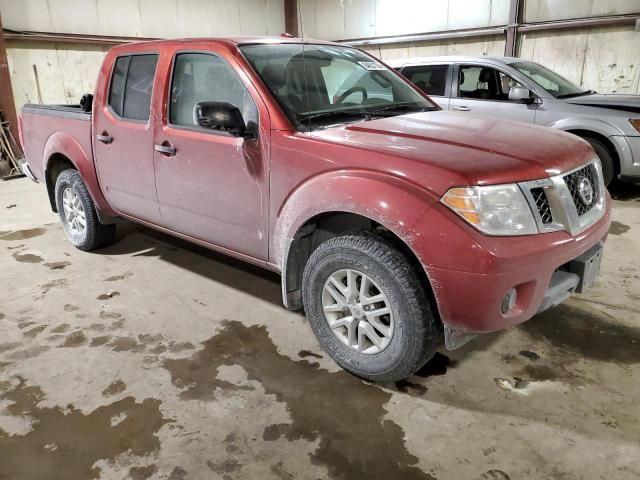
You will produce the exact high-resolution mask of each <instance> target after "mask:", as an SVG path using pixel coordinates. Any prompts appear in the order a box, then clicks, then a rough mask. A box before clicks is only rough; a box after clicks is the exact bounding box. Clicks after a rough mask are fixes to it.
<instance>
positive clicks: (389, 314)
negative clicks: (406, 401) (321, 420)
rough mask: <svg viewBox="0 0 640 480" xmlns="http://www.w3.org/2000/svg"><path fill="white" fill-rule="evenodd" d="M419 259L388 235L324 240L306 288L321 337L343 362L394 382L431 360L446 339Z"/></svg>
mask: <svg viewBox="0 0 640 480" xmlns="http://www.w3.org/2000/svg"><path fill="white" fill-rule="evenodd" d="M417 268H418V267H417V265H414V264H412V262H411V260H410V259H409V258H408V257H407V256H406V255H404V254H403V253H402V252H401V251H399V250H398V249H397V248H395V246H394V245H393V244H392V243H390V242H388V241H387V240H385V239H383V238H381V237H379V236H377V235H374V234H371V233H368V232H357V233H352V234H346V235H342V236H339V237H335V238H332V239H330V240H327V241H326V242H324V243H323V244H321V245H320V246H319V247H318V248H317V249H316V250H315V251H314V252H313V254H312V255H311V257H310V258H309V261H308V262H307V264H306V266H305V269H304V273H303V279H302V295H303V303H304V307H305V311H306V314H307V318H308V319H309V322H310V324H311V328H312V329H313V331H314V333H315V335H316V337H317V338H318V341H319V342H320V344H321V346H322V347H323V348H324V350H326V351H327V352H328V353H329V355H330V356H331V357H332V358H333V359H334V361H335V362H336V363H338V364H339V365H340V366H341V367H342V368H344V369H345V370H348V371H349V372H351V373H353V374H355V375H358V376H360V377H363V378H367V379H370V380H374V381H381V382H388V381H397V380H401V379H404V378H406V377H407V376H409V375H411V374H412V373H414V372H415V371H416V370H418V369H419V368H420V367H422V365H424V364H425V363H426V362H427V361H428V360H429V359H430V358H431V357H432V356H433V354H434V353H435V349H436V348H437V347H438V346H439V344H440V342H441V339H442V325H441V323H440V321H439V320H438V319H437V317H436V316H435V315H434V313H433V312H432V310H431V307H430V304H429V300H428V297H427V294H426V290H425V286H424V285H423V284H422V282H421V280H420V276H419V275H418V272H417Z"/></svg>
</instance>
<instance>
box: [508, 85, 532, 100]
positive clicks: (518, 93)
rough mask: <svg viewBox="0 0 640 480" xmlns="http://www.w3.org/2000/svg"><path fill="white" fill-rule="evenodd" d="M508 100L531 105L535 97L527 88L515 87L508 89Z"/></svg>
mask: <svg viewBox="0 0 640 480" xmlns="http://www.w3.org/2000/svg"><path fill="white" fill-rule="evenodd" d="M509 100H511V101H512V102H520V103H533V102H534V101H535V97H534V95H533V93H532V92H531V90H529V89H528V88H525V87H520V86H515V87H511V88H510V89H509Z"/></svg>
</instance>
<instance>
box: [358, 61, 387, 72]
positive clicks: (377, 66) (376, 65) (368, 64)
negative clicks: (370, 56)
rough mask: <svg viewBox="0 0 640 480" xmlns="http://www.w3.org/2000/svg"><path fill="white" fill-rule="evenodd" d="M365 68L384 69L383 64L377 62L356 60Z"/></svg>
mask: <svg viewBox="0 0 640 480" xmlns="http://www.w3.org/2000/svg"><path fill="white" fill-rule="evenodd" d="M358 63H359V64H360V65H362V66H363V67H364V68H366V69H367V70H386V68H384V65H381V64H379V63H378V62H358Z"/></svg>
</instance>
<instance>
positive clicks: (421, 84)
mask: <svg viewBox="0 0 640 480" xmlns="http://www.w3.org/2000/svg"><path fill="white" fill-rule="evenodd" d="M452 70H453V66H452V65H448V64H446V63H430V64H426V65H411V66H406V67H403V69H402V75H404V76H405V77H407V79H409V80H410V81H411V82H412V83H413V84H415V86H416V87H418V88H419V89H420V90H422V91H423V92H424V93H426V94H427V95H429V97H430V98H431V99H433V101H435V102H436V103H437V104H438V105H439V106H440V108H442V109H443V110H448V109H449V97H450V96H451V71H452Z"/></svg>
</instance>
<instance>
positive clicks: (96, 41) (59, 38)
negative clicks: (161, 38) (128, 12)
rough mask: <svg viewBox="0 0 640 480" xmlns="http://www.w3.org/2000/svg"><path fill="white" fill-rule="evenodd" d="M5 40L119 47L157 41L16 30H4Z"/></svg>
mask: <svg viewBox="0 0 640 480" xmlns="http://www.w3.org/2000/svg"><path fill="white" fill-rule="evenodd" d="M4 38H5V40H31V41H36V42H56V43H83V44H85V45H110V46H113V45H121V44H123V43H132V42H142V41H145V40H158V38H148V37H144V38H143V37H115V36H108V35H82V34H80V35H78V34H73V33H53V32H31V31H29V32H24V31H17V30H9V29H5V30H4Z"/></svg>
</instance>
